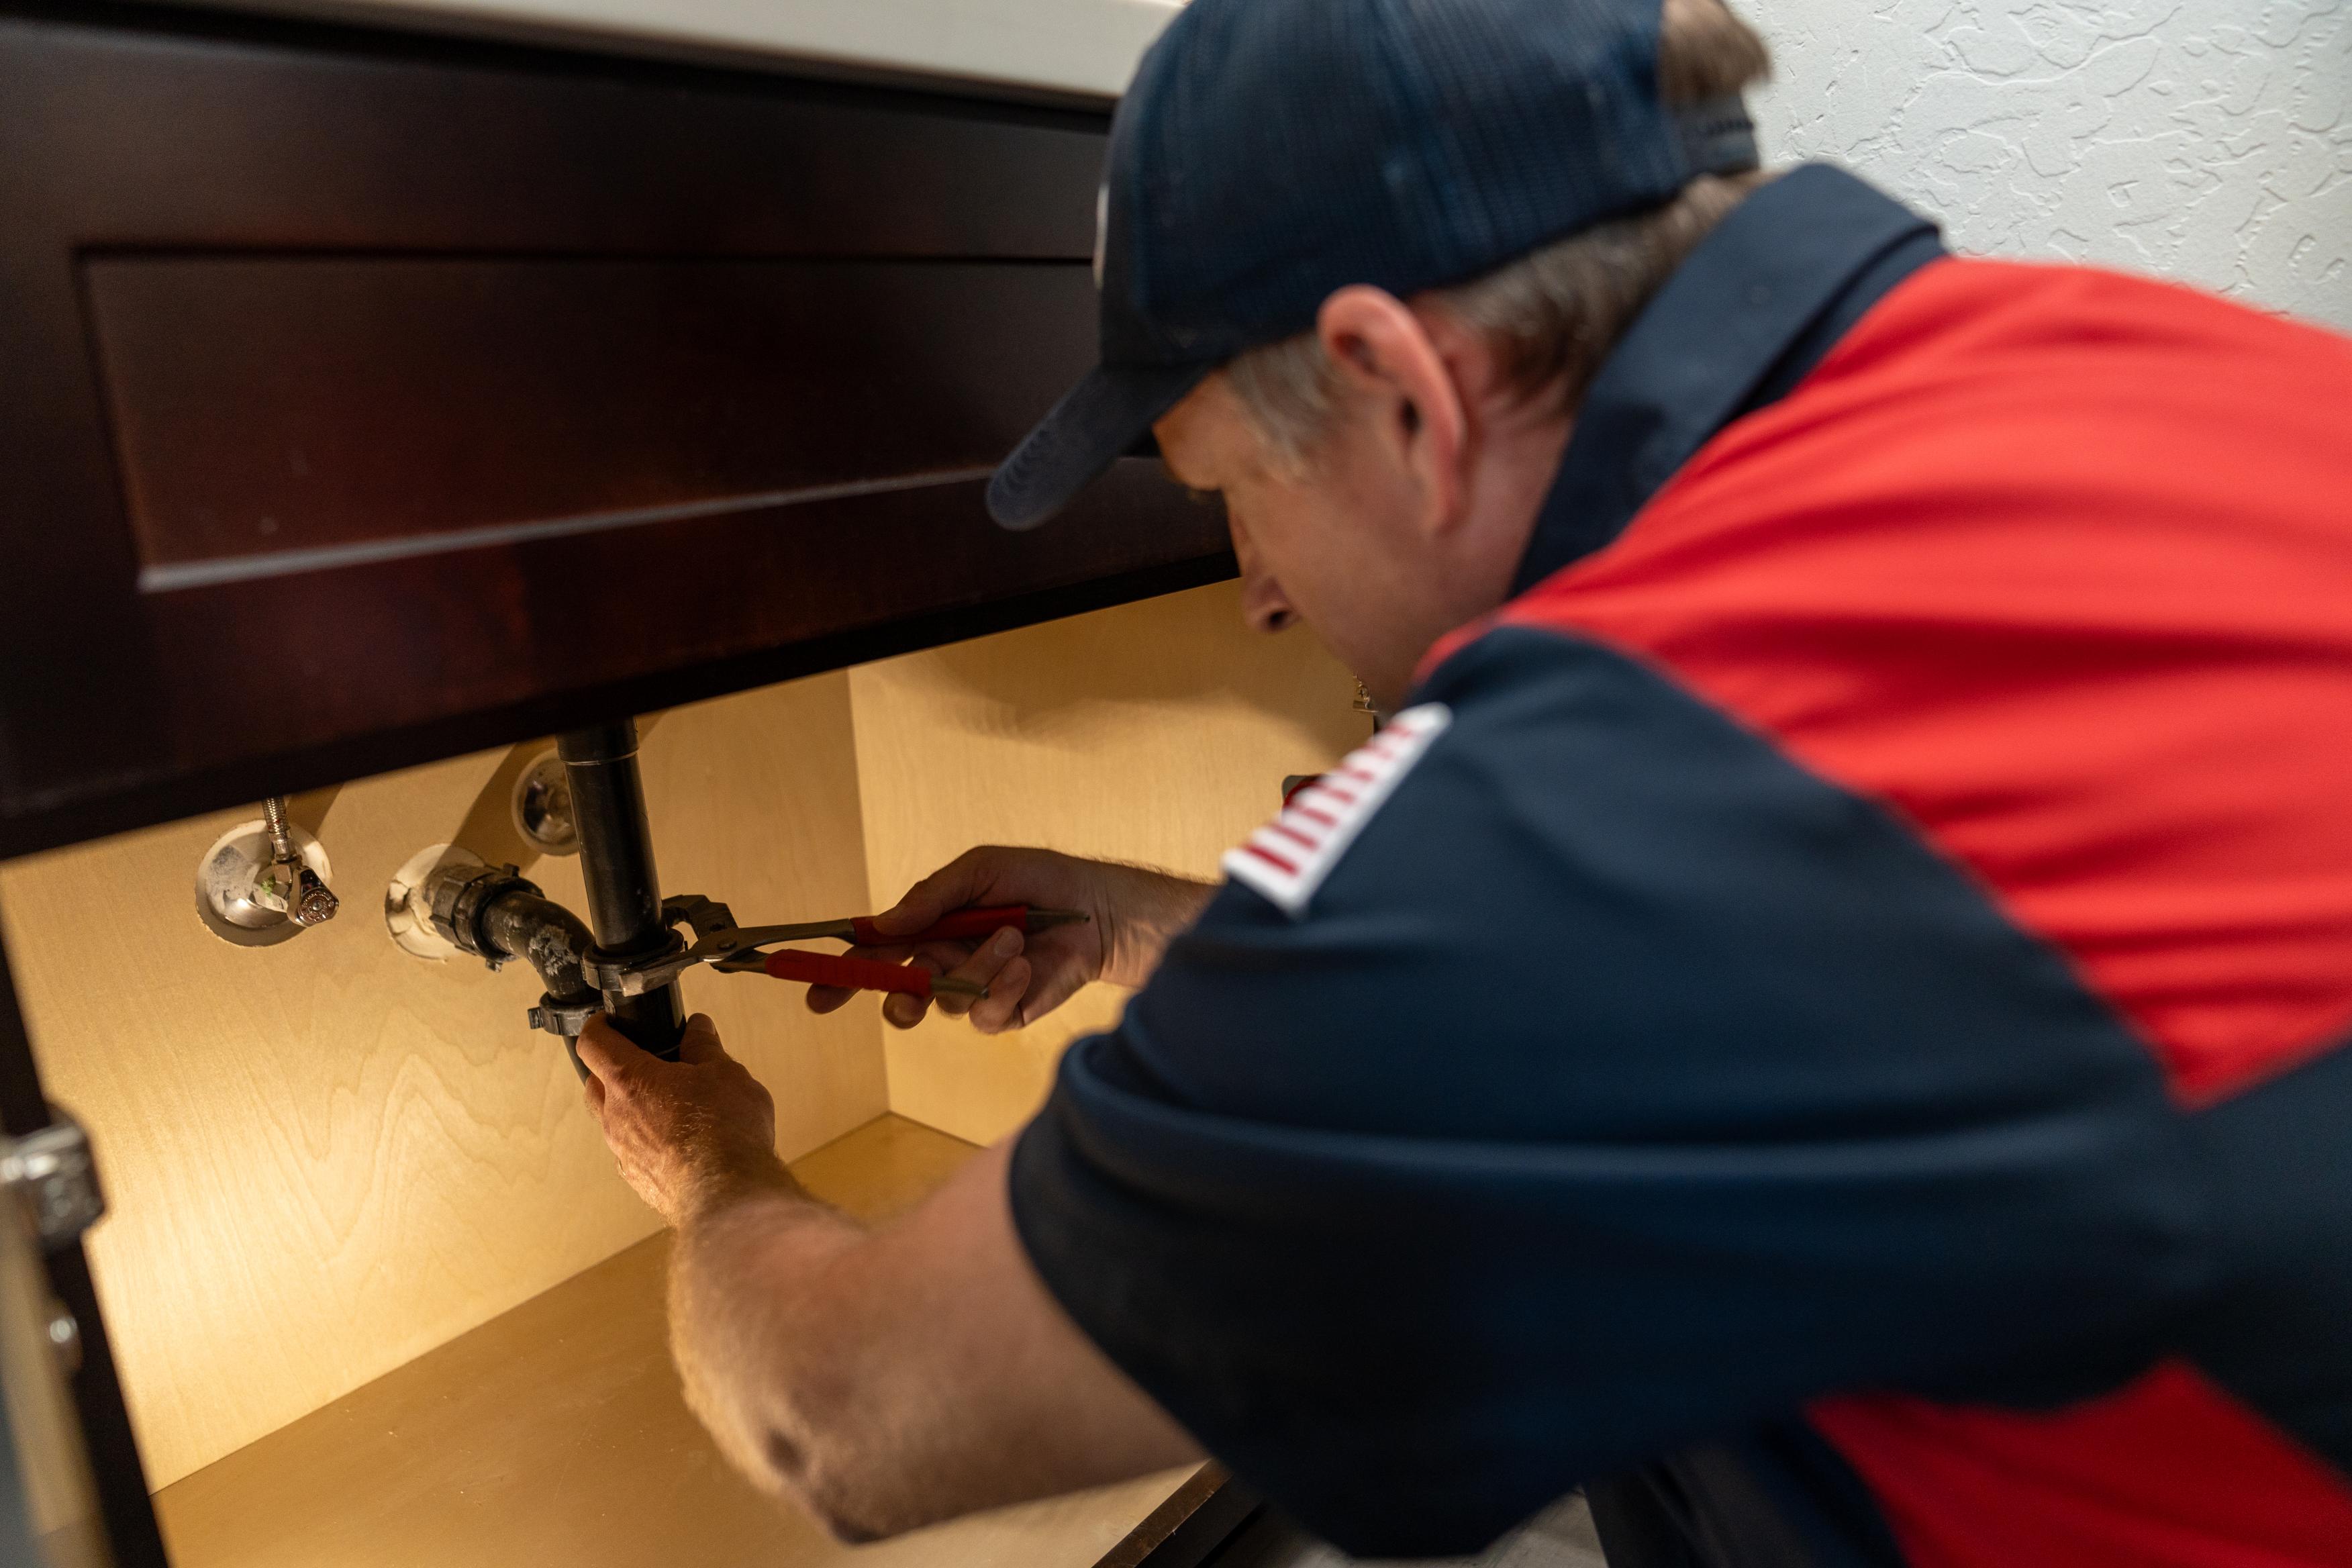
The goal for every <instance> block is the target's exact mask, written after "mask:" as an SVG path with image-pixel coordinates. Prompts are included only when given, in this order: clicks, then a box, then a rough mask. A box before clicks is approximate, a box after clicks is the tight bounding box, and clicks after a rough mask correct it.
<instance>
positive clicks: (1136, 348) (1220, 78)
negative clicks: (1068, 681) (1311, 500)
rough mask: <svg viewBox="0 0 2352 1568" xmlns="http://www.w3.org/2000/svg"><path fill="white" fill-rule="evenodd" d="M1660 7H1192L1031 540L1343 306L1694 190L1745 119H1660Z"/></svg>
mask: <svg viewBox="0 0 2352 1568" xmlns="http://www.w3.org/2000/svg"><path fill="white" fill-rule="evenodd" d="M1658 11H1659V0H1192V5H1190V6H1189V7H1187V8H1186V9H1185V10H1184V11H1183V12H1182V13H1181V15H1179V16H1177V18H1176V20H1175V21H1174V22H1172V23H1171V24H1170V25H1169V26H1168V29H1167V31H1166V32H1164V33H1162V34H1161V35H1160V39H1159V41H1158V42H1157V43H1155V44H1153V45H1152V47H1151V48H1150V51H1149V52H1147V53H1146V54H1145V55H1144V57H1143V60H1142V63H1141V64H1140V65H1139V66H1138V67H1137V68H1136V72H1135V80H1134V81H1133V82H1132V83H1131V84H1130V85H1129V88H1128V91H1127V96H1126V97H1125V98H1124V99H1122V100H1120V102H1119V107H1118V114H1117V116H1116V117H1115V118H1114V119H1113V121H1112V123H1111V134H1110V151H1109V155H1108V161H1107V167H1106V169H1105V171H1104V177H1103V187H1102V192H1101V195H1100V196H1099V198H1098V201H1097V215H1096V221H1097V237H1096V247H1095V280H1096V283H1097V286H1098V287H1099V289H1100V290H1101V295H1102V325H1101V354H1102V361H1101V363H1099V364H1098V365H1097V366H1096V367H1095V369H1094V370H1093V371H1091V372H1089V373H1088V374H1087V377H1086V379H1085V380H1083V381H1081V382H1079V383H1078V384H1077V385H1076V387H1075V388H1073V389H1072V390H1071V392H1070V393H1069V394H1068V395H1066V396H1065V397H1064V398H1063V399H1062V401H1061V402H1060V403H1058V404H1056V405H1055V407H1054V410H1053V412H1051V413H1050V414H1048V415H1046V416H1045V419H1044V421H1043V422H1041V423H1040V424H1039V425H1038V426H1037V428H1036V429H1034V431H1032V432H1030V434H1029V437H1028V439H1026V440H1024V441H1023V442H1022V443H1021V446H1020V447H1019V449H1018V450H1016V451H1015V452H1014V453H1013V455H1012V456H1011V457H1010V458H1006V459H1005V460H1004V463H1003V466H1002V467H1000V468H998V469H997V470H996V474H995V477H994V479H992V480H991V481H990V484H989V487H988V510H989V512H990V514H991V515H992V516H993V517H994V518H995V519H996V521H998V522H1000V523H1002V524H1003V525H1004V526H1005V527H1007V528H1016V529H1019V528H1033V527H1034V526H1035V525H1037V524H1038V523H1041V522H1043V521H1045V520H1046V519H1047V518H1049V517H1051V516H1052V515H1053V514H1054V513H1055V511H1057V510H1060V509H1061V508H1062V507H1063V506H1065V505H1066V504H1067V503H1068V502H1069V500H1070V499H1071V498H1072V497H1074V496H1076V494H1077V493H1078V491H1079V490H1081V489H1084V488H1085V487H1086V486H1087V483H1088V482H1090V481H1091V480H1093V479H1095V478H1096V477H1097V475H1099V474H1101V473H1102V471H1103V470H1104V469H1106V468H1109V467H1110V465H1111V463H1112V462H1113V461H1114V460H1115V459H1117V458H1118V457H1119V456H1120V455H1121V454H1123V453H1127V452H1129V451H1131V450H1135V449H1137V448H1138V447H1141V449H1142V450H1144V451H1150V449H1151V447H1150V445H1149V442H1150V430H1151V422H1152V421H1153V420H1155V419H1157V418H1159V417H1160V416H1161V415H1162V414H1165V413H1167V412H1168V410H1169V409H1171V408H1172V407H1174V406H1175V405H1176V404H1177V403H1178V402H1180V401H1181V399H1182V398H1183V396H1184V395H1185V394H1186V393H1188V392H1190V391H1192V388H1193V387H1195V386H1197V385H1199V384H1201V381H1202V378H1203V377H1205V376H1207V375H1208V374H1210V373H1211V372H1212V371H1213V370H1215V369H1216V368H1217V367H1218V366H1219V365H1221V364H1223V363H1224V362H1225V361H1227V360H1229V359H1231V358H1232V357H1233V356H1234V355H1235V354H1237V353H1241V352H1242V351H1243V350H1244V349H1249V348H1254V347H1256V346H1257V345H1259V344H1262V343H1270V342H1278V341H1280V340H1281V339H1284V338H1286V337H1290V336H1292V335H1293V334H1295V333H1297V332H1302V331H1306V330H1307V328H1309V327H1311V326H1313V325H1314V324H1315V317H1316V312H1317V311H1318V310H1319V309H1320V308H1321V307H1322V304H1323V301H1324V300H1326V299H1327V298H1328V297H1329V296H1330V295H1331V294H1332V292H1333V291H1335V290H1337V289H1342V288H1345V287H1346V286H1347V285H1349V284H1350V283H1370V284H1372V285H1375V286H1377V287H1379V288H1381V289H1387V290H1388V291H1389V292H1390V293H1391V294H1395V295H1397V296H1399V297H1400V298H1402V297H1404V296H1407V295H1410V294H1412V293H1415V292H1418V291H1419V290H1422V289H1433V288H1438V287H1441V286H1443V285H1445V284H1449V283H1457V282H1463V281H1465V280H1467V279H1472V278H1475V277H1477V276H1478V275H1479V274H1481V273H1484V272H1488V271H1491V270H1493V269H1494V268H1496V267H1499V266H1501V265H1502V264H1503V263H1504V262H1507V261H1510V260H1513V259H1515V258H1517V257H1520V256H1524V255H1526V254H1527V253H1528V251H1531V250H1534V249H1536V248H1537V247H1540V246H1542V245H1544V244H1547V243H1548V242H1549V241H1551V240H1554V239H1559V238H1563V237H1567V236H1569V235H1570V234H1573V233H1575V232H1577V231H1578V230H1580V229H1583V228H1589V227H1591V226H1592V225H1594V224H1597V223H1601V222H1604V221H1606V220H1607V219H1610V218H1613V217H1620V216H1625V215H1627V214H1630V213H1634V212H1639V211H1641V210H1642V209H1643V208H1645V207H1650V206H1654V205H1657V204H1659V203H1660V202H1663V201H1664V200H1665V199H1666V198H1668V197H1669V196H1671V195H1674V194H1675V192H1676V191H1678V190H1680V189H1681V188H1682V186H1683V185H1684V184H1686V183H1687V182H1688V181H1689V180H1690V179H1691V178H1692V177H1693V176H1694V175H1697V174H1728V173H1734V172H1737V171H1739V170H1745V169H1752V168H1754V167H1756V164H1757V158H1756V137H1755V132H1754V130H1753V128H1752V127H1751V126H1750V124H1749V122H1748V113H1747V110H1746V109H1745V108H1744V107H1743V106H1742V105H1741V103H1740V101H1739V100H1738V97H1737V96H1736V95H1734V96H1731V97H1727V98H1724V99H1721V100H1715V101H1712V102H1707V103H1701V104H1696V105H1689V106H1679V107H1673V108H1670V107H1668V106H1666V105H1664V104H1662V103H1661V102H1660V101H1659V100H1658Z"/></svg>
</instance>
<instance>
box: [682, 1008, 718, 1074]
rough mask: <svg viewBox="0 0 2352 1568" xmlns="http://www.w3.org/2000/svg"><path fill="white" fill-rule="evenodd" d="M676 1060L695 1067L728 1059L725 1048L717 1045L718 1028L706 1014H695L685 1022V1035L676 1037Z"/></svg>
mask: <svg viewBox="0 0 2352 1568" xmlns="http://www.w3.org/2000/svg"><path fill="white" fill-rule="evenodd" d="M677 1059H678V1060H680V1061H682V1062H690V1063H692V1064H693V1065H695V1066H697V1067H701V1066H704V1065H706V1064H708V1063H710V1062H723V1061H726V1060H727V1059H728V1056H727V1047H725V1046H722V1045H720V1044H719V1026H718V1025H716V1024H714V1023H712V1022H711V1021H710V1015H709V1014H708V1013H697V1014H696V1015H695V1016H693V1017H691V1018H688V1020H687V1021H686V1033H685V1034H683V1035H681V1036H679V1037H678V1041H677Z"/></svg>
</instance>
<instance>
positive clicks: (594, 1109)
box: [580, 1072, 604, 1122]
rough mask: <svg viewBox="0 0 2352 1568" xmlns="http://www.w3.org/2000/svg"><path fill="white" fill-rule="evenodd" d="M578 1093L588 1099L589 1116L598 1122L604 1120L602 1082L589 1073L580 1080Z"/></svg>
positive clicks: (602, 1080)
mask: <svg viewBox="0 0 2352 1568" xmlns="http://www.w3.org/2000/svg"><path fill="white" fill-rule="evenodd" d="M580 1092H581V1093H583V1094H584V1095H586V1096H587V1097H588V1110H589V1114H591V1115H593V1116H594V1117H595V1118H596V1120H597V1121H600V1122H601V1121H604V1079H601V1078H598V1077H597V1076H596V1075H595V1074H594V1073H593V1072H592V1073H590V1074H589V1075H588V1076H587V1077H586V1078H584V1079H581V1080H580Z"/></svg>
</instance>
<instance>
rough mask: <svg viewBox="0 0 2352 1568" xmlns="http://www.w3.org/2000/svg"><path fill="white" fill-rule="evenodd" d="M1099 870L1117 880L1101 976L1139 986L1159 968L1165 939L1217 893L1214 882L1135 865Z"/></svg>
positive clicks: (1198, 914)
mask: <svg viewBox="0 0 2352 1568" xmlns="http://www.w3.org/2000/svg"><path fill="white" fill-rule="evenodd" d="M1103 870H1104V873H1105V875H1106V876H1107V877H1109V878H1113V879H1117V893H1116V896H1115V898H1114V899H1113V900H1110V908H1111V910H1113V911H1114V912H1113V914H1112V916H1111V919H1112V920H1113V921H1115V924H1114V925H1113V927H1112V930H1111V931H1110V932H1109V941H1108V943H1107V947H1108V952H1106V953H1105V955H1104V963H1103V978H1104V979H1105V980H1108V981H1109V982H1111V983H1112V984H1115V985H1126V986H1130V987H1139V986H1141V985H1142V984H1144V983H1145V982H1146V981H1149V980H1150V978H1151V973H1152V971H1153V970H1155V969H1158V968H1159V967H1160V959H1161V958H1163V957H1165V956H1166V955H1167V952H1168V944H1169V943H1170V942H1173V941H1174V940H1175V939H1176V937H1177V936H1178V935H1179V934H1180V933H1181V932H1182V931H1185V930H1186V929H1188V928H1189V927H1190V926H1191V925H1192V922H1193V921H1196V920H1198V919H1200V918H1201V911H1202V910H1204V909H1206V908H1208V906H1209V900H1211V899H1213V898H1215V897H1216V896H1217V884H1216V883H1214V882H1195V881H1193V880H1192V879H1190V878H1188V877H1179V876H1175V875H1173V874H1172V873H1170V872H1167V871H1154V870H1150V869H1147V868H1144V867H1140V866H1106V867H1104V868H1103Z"/></svg>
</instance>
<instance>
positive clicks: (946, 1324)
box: [671, 1146, 1198, 1540]
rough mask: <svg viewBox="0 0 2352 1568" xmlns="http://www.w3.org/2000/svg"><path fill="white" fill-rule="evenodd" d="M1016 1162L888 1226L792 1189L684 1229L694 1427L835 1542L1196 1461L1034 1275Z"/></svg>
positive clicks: (681, 1242)
mask: <svg viewBox="0 0 2352 1568" xmlns="http://www.w3.org/2000/svg"><path fill="white" fill-rule="evenodd" d="M1007 1153H1008V1151H1007V1150H1006V1149H1004V1148H1003V1147H1001V1146H1000V1147H999V1148H996V1149H992V1150H989V1151H986V1152H983V1153H981V1154H979V1155H976V1156H974V1157H973V1159H972V1160H971V1162H970V1163H968V1164H967V1165H966V1166H965V1167H964V1168H963V1169H962V1170H961V1171H960V1172H958V1173H956V1175H955V1176H954V1177H952V1178H950V1181H949V1184H948V1185H947V1187H946V1188H944V1189H942V1191H941V1192H940V1193H939V1194H935V1195H934V1197H933V1198H932V1199H931V1200H930V1201H929V1202H928V1203H926V1204H925V1205H922V1206H921V1207H920V1208H919V1209H918V1210H917V1211H916V1213H914V1214H912V1215H908V1217H907V1218H906V1219H904V1220H901V1221H899V1222H898V1223H897V1224H896V1225H893V1226H890V1227H888V1228H887V1229H885V1230H882V1231H878V1232H867V1231H865V1230H862V1229H860V1228H859V1227H858V1226H856V1225H855V1224H854V1223H853V1222H851V1221H849V1220H847V1219H845V1218H844V1217H842V1216H841V1215H837V1214H835V1213H833V1212H832V1211H831V1210H828V1209H826V1208H824V1207H823V1206H822V1205H817V1204H814V1203H811V1202H808V1201H807V1200H805V1199H804V1198H802V1197H800V1196H799V1195H798V1194H793V1193H774V1194H762V1195H760V1196H757V1197H754V1198H751V1199H749V1200H747V1201H744V1202H742V1203H740V1204H738V1205H734V1206H732V1207H730V1208H729V1209H727V1210H725V1211H723V1212H720V1213H719V1214H716V1215H711V1216H709V1218H706V1219H703V1220H699V1221H697V1222H695V1223H693V1224H690V1225H688V1226H686V1227H685V1228H684V1229H683V1230H682V1232H681V1234H680V1236H679V1237H678V1241H677V1250H676V1251H675V1252H674V1253H673V1255H672V1265H671V1324H672V1329H671V1332H672V1338H673V1341H674V1343H675V1346H676V1352H677V1360H678V1366H679V1369H680V1372H681V1373H682V1374H683V1376H684V1378H685V1382H686V1386H687V1393H688V1400H689V1402H690V1403H691V1404H692V1405H693V1406H694V1409H695V1412H696V1414H697V1415H700V1416H701V1417H702V1419H703V1421H704V1422H705V1423H706V1424H707V1425H708V1426H709V1427H710V1428H711V1430H712V1432H713V1433H714V1434H716V1435H717V1436H718V1438H719V1443H720V1445H721V1447H722V1448H723V1449H724V1450H725V1452H726V1453H727V1455H728V1457H729V1458H730V1459H732V1460H733V1461H734V1462H735V1463H736V1464H737V1465H738V1466H740V1467H741V1468H743V1470H744V1471H745V1473H746V1474H748V1475H750V1476H751V1477H752V1479H754V1480H756V1481H758V1482H759V1483H760V1484H761V1485H762V1486H764V1487H767V1488H768V1489H772V1490H778V1491H783V1492H787V1493H790V1494H792V1495H793V1496H794V1497H795V1498H797V1499H798V1500H800V1501H801V1502H802V1503H803V1505H804V1506H805V1507H806V1508H807V1509H808V1510H809V1511H810V1512H812V1513H813V1514H814V1515H815V1516H816V1517H817V1518H819V1519H821V1520H823V1521H824V1522H825V1523H826V1524H827V1525H828V1526H829V1527H831V1528H832V1529H833V1530H834V1531H835V1533H837V1534H839V1535H842V1536H844V1537H845V1538H849V1539H853V1540H856V1539H867V1538H871V1537H874V1536H877V1535H886V1534H890V1533H893V1532H895V1531H901V1530H908V1529H913V1528H915V1527H917V1526H919V1525H923V1524H928V1523H931V1522H933V1521H937V1520H940V1519H946V1518H950V1517H952V1516H954V1515H957V1514H960V1513H965V1512H969V1511H971V1510H974V1509H981V1508H991V1507H994V1506H997V1505H999V1504H1003V1503H1007V1502H1014V1501H1018V1500H1023V1499H1026V1498H1034V1497H1043V1496H1045V1495H1048V1494H1051V1493H1055V1492H1060V1491H1067V1490H1071V1489H1076V1488H1078V1487H1086V1486H1093V1485H1097V1484H1100V1483H1102V1482H1105V1481H1111V1480H1118V1479H1124V1478H1126V1477H1129V1476H1136V1475H1141V1474H1143V1473H1145V1472H1146V1471H1149V1470H1152V1469H1158V1468H1163V1467H1166V1466H1169V1465H1174V1464H1179V1463H1181V1462H1184V1461H1185V1460H1187V1459H1190V1458H1197V1457H1198V1452H1197V1450H1196V1449H1195V1448H1194V1447H1193V1446H1192V1441H1191V1439H1190V1438H1188V1437H1187V1436H1185V1435H1184V1434H1183V1432H1182V1431H1181V1429H1180V1428H1178V1427H1177V1426H1175V1425H1174V1423H1172V1422H1171V1421H1170V1420H1169V1419H1168V1418H1167V1416H1166V1415H1163V1414H1162V1413H1161V1412H1160V1410H1159V1408H1158V1407H1157V1406H1155V1405H1152V1404H1151V1403H1150V1400H1149V1399H1147V1398H1145V1397H1144V1396H1143V1394H1141V1393H1140V1392H1139V1390H1137V1389H1136V1388H1135V1387H1134V1386H1133V1385H1132V1384H1129V1383H1128V1382H1127V1381H1126V1379H1125V1378H1123V1377H1122V1376H1120V1375H1119V1373H1118V1372H1117V1371H1116V1370H1115V1369H1113V1368H1112V1367H1111V1365H1110V1363H1108V1362H1107V1361H1105V1360H1103V1358H1102V1357H1101V1355H1100V1353H1099V1352H1097V1351H1096V1350H1095V1349H1094V1347H1093V1346H1092V1345H1090V1344H1089V1343H1087V1342H1086V1341H1085V1339H1084V1338H1083V1337H1082V1336H1080V1335H1079V1334H1078V1333H1077V1332H1076V1329H1075V1328H1074V1327H1073V1326H1072V1325H1071V1324H1070V1323H1069V1322H1068V1321H1067V1320H1066V1319H1065V1318H1063V1317H1062V1316H1061V1314H1060V1312H1059V1310H1058V1309H1056V1308H1055V1307H1054V1306H1053V1305H1052V1303H1051V1301H1050V1300H1049V1299H1048V1298H1047V1297H1046V1296H1045V1292H1044V1289H1043V1287H1042V1286H1041V1285H1040V1284H1039V1282H1038V1281H1037V1279H1035V1276H1034V1274H1033V1273H1032V1272H1031V1271H1030V1269H1029V1267H1028V1264H1027V1262H1026V1260H1025V1258H1024V1257H1023V1255H1022V1254H1021V1252H1020V1250H1019V1246H1018V1243H1017V1241H1016V1240H1015V1239H1014V1237H1013V1231H1012V1226H1011V1223H1010V1219H1009V1216H1008V1215H1007V1212H1006V1210H1005V1206H1004V1200H1003V1171H1004V1161H1005V1158H1006V1155H1007Z"/></svg>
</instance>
